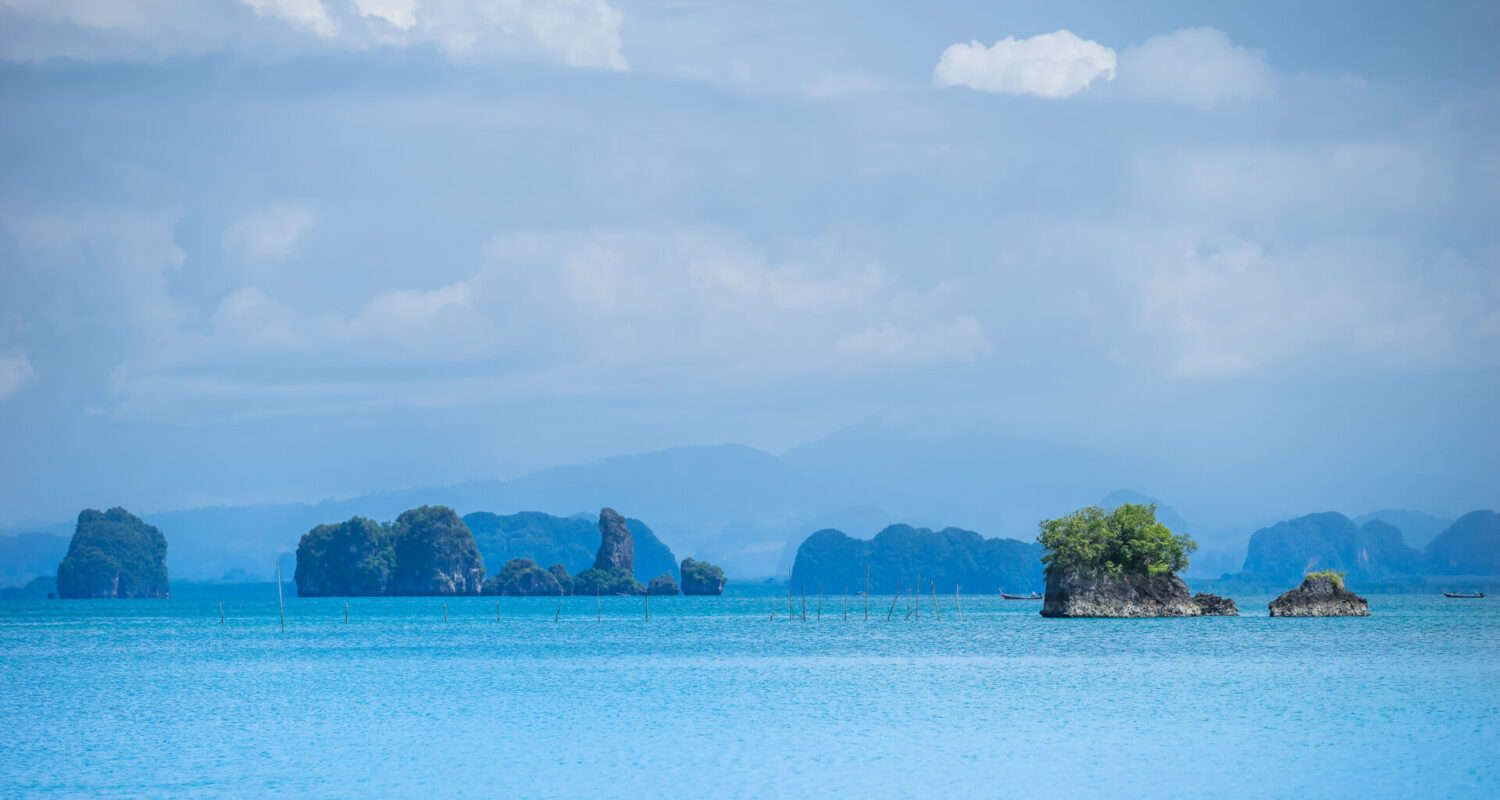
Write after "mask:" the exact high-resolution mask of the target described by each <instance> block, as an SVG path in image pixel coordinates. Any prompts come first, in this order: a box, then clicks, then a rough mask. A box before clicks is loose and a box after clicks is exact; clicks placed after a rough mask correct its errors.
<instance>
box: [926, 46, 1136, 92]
mask: <svg viewBox="0 0 1500 800" xmlns="http://www.w3.org/2000/svg"><path fill="white" fill-rule="evenodd" d="M1100 76H1104V78H1105V80H1113V79H1114V77H1115V51H1113V50H1111V49H1109V48H1108V47H1105V46H1104V45H1101V44H1099V43H1098V42H1095V41H1091V40H1088V39H1080V38H1078V37H1077V36H1075V35H1074V34H1073V33H1072V32H1070V31H1067V30H1060V31H1056V32H1054V33H1043V34H1039V35H1037V36H1033V37H1031V38H1030V39H1016V38H1014V37H1011V36H1007V37H1005V38H1004V39H1002V40H1000V41H998V42H995V44H994V45H993V46H992V47H985V46H984V45H983V44H981V43H980V42H978V41H973V42H970V43H968V44H962V43H960V44H955V45H951V46H949V47H948V49H947V50H944V51H943V55H942V57H941V58H939V59H938V63H937V67H936V68H934V69H933V71H932V80H933V83H935V84H937V85H938V86H967V87H969V88H970V89H978V90H979V91H982V92H1003V93H1005V94H1031V95H1039V96H1041V97H1069V96H1071V95H1075V94H1078V93H1079V92H1081V91H1083V90H1084V89H1087V88H1088V87H1089V84H1091V83H1093V82H1094V80H1095V79H1096V78H1099V77H1100Z"/></svg>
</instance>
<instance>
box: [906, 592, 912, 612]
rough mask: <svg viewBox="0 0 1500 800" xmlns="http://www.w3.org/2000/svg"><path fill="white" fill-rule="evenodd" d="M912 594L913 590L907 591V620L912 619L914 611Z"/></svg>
mask: <svg viewBox="0 0 1500 800" xmlns="http://www.w3.org/2000/svg"><path fill="white" fill-rule="evenodd" d="M911 594H912V590H911V589H907V590H906V618H907V619H911V615H912V611H913V609H912V605H911Z"/></svg>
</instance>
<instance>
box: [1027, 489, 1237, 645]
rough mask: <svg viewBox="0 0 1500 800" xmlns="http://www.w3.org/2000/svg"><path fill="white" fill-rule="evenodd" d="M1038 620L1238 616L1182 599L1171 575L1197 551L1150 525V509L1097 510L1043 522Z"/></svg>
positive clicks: (1204, 597)
mask: <svg viewBox="0 0 1500 800" xmlns="http://www.w3.org/2000/svg"><path fill="white" fill-rule="evenodd" d="M1041 528H1042V532H1041V535H1040V536H1038V537H1037V539H1038V541H1040V542H1041V543H1042V545H1043V546H1044V547H1045V548H1046V549H1047V554H1046V555H1044V556H1043V557H1042V561H1043V563H1045V564H1046V565H1047V592H1046V595H1045V597H1044V599H1043V601H1042V616H1044V617H1204V616H1238V615H1239V613H1240V612H1239V609H1238V608H1237V607H1236V606H1235V603H1234V601H1233V600H1231V599H1229V598H1227V597H1219V596H1218V595H1212V594H1205V593H1203V592H1199V593H1198V594H1196V595H1193V594H1189V592H1188V587H1187V584H1186V583H1183V581H1182V578H1179V577H1178V576H1177V573H1178V572H1179V571H1181V570H1184V569H1186V568H1187V565H1188V556H1189V555H1190V554H1191V553H1192V552H1193V551H1194V550H1195V549H1196V548H1197V545H1196V544H1195V543H1194V542H1193V540H1192V538H1191V537H1189V536H1187V535H1186V534H1174V533H1173V532H1172V531H1171V529H1169V528H1168V527H1167V526H1166V525H1164V524H1162V523H1161V522H1160V521H1159V520H1157V518H1156V507H1155V506H1154V505H1136V504H1132V503H1125V504H1122V505H1120V506H1118V507H1117V508H1115V509H1113V510H1111V511H1105V510H1104V509H1103V508H1100V507H1098V506H1091V507H1089V508H1085V509H1080V510H1078V511H1075V512H1073V513H1072V514H1068V515H1067V516H1065V517H1061V518H1059V519H1049V520H1045V521H1043V522H1042V525H1041Z"/></svg>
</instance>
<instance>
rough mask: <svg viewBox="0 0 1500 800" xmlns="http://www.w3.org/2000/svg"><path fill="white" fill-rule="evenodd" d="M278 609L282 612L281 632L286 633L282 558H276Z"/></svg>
mask: <svg viewBox="0 0 1500 800" xmlns="http://www.w3.org/2000/svg"><path fill="white" fill-rule="evenodd" d="M276 607H277V608H278V609H280V610H281V632H282V633H286V602H285V601H283V600H282V599H281V556H277V557H276Z"/></svg>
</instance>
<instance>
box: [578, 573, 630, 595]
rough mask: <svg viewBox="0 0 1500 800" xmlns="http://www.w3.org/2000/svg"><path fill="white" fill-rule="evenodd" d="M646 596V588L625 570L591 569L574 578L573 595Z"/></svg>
mask: <svg viewBox="0 0 1500 800" xmlns="http://www.w3.org/2000/svg"><path fill="white" fill-rule="evenodd" d="M595 593H598V594H603V595H638V594H645V593H646V587H645V586H644V585H642V584H641V582H640V581H638V580H636V579H635V576H634V575H631V574H630V573H629V572H626V571H625V570H623V569H599V568H597V567H590V568H589V569H586V570H584V571H583V572H580V573H578V575H577V576H576V577H574V578H573V594H581V595H590V594H595Z"/></svg>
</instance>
